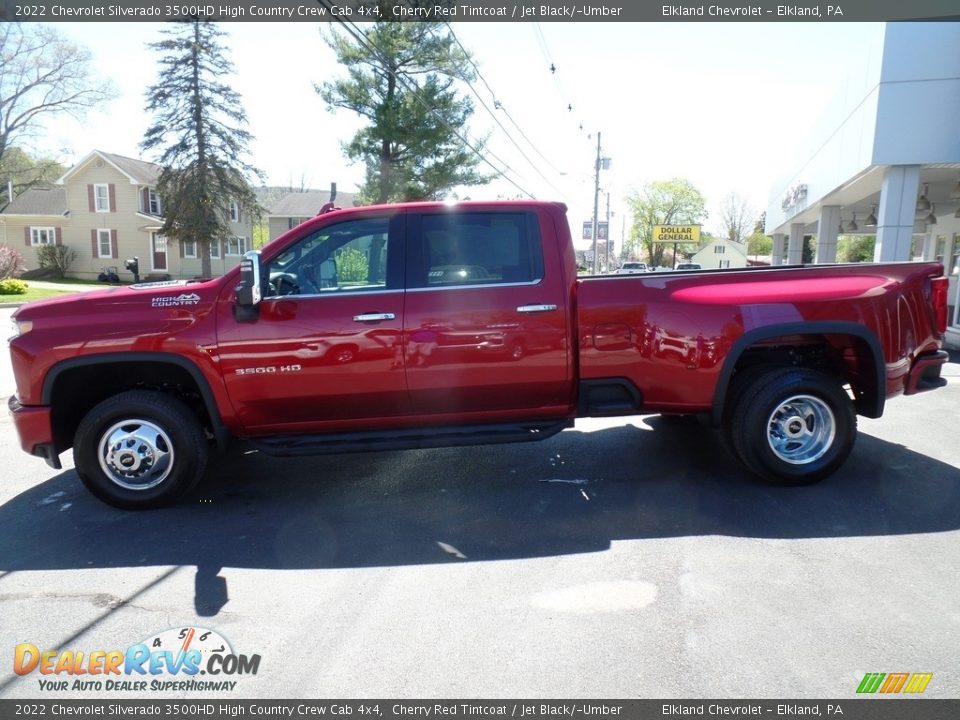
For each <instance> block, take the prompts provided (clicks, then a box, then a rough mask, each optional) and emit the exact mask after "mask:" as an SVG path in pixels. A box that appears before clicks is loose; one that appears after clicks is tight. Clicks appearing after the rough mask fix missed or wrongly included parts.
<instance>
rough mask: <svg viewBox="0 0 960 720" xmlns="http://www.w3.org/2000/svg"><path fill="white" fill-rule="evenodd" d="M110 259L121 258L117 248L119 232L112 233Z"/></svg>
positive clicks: (112, 231)
mask: <svg viewBox="0 0 960 720" xmlns="http://www.w3.org/2000/svg"><path fill="white" fill-rule="evenodd" d="M110 187H111V188H112V187H113V185H111V186H110ZM110 257H112V258H113V259H114V260H116V259H117V258H118V257H120V249H119V248H118V247H117V231H116V230H111V231H110Z"/></svg>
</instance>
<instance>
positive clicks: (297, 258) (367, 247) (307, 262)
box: [266, 218, 390, 297]
mask: <svg viewBox="0 0 960 720" xmlns="http://www.w3.org/2000/svg"><path fill="white" fill-rule="evenodd" d="M389 229H390V219H389V218H364V219H360V220H348V221H346V222H342V223H338V224H336V225H329V226H327V227H324V228H322V229H320V230H317V231H316V232H314V233H311V234H310V235H308V236H306V237H305V238H303V239H301V240H300V241H299V242H297V243H296V244H294V245H293V246H291V247H289V248H287V249H286V250H284V251H283V252H282V253H280V254H279V255H277V256H276V257H275V258H273V259H272V260H271V261H270V263H269V264H268V265H267V278H266V279H267V283H268V286H267V293H266V294H267V296H268V297H277V296H283V295H301V296H316V295H325V294H327V293H340V292H364V291H370V290H385V289H386V288H387V252H388V242H387V239H388V236H389Z"/></svg>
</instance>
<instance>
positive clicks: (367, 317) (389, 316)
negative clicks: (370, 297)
mask: <svg viewBox="0 0 960 720" xmlns="http://www.w3.org/2000/svg"><path fill="white" fill-rule="evenodd" d="M396 319H397V316H396V315H394V314H393V313H364V314H363V315H354V316H353V321H354V322H377V321H378V320H396Z"/></svg>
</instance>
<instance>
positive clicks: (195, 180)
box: [140, 19, 261, 277]
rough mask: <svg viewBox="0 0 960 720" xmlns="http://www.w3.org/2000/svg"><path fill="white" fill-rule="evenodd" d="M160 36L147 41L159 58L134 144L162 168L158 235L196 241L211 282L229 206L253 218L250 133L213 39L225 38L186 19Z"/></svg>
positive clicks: (203, 23) (208, 26)
mask: <svg viewBox="0 0 960 720" xmlns="http://www.w3.org/2000/svg"><path fill="white" fill-rule="evenodd" d="M163 34H164V35H166V36H167V39H166V40H161V41H160V42H156V43H151V44H150V47H151V48H153V49H155V50H159V51H160V52H162V53H164V55H163V56H162V58H161V59H160V68H161V69H160V78H159V82H158V83H157V84H156V85H154V86H152V87H151V88H150V89H149V90H148V91H147V106H146V109H147V111H148V112H150V113H152V114H153V115H154V118H153V124H152V125H151V126H150V127H149V128H148V129H147V132H146V134H145V135H144V139H143V142H142V143H141V144H140V146H141V148H142V149H143V150H144V151H145V152H150V151H155V152H156V153H158V155H159V162H160V165H161V167H162V169H161V171H160V177H159V179H158V181H157V190H158V192H159V194H160V197H161V199H162V201H163V208H164V215H165V219H164V224H163V228H162V229H161V230H160V232H161V233H162V234H164V235H166V236H167V237H170V238H173V239H174V240H178V241H181V242H182V241H185V240H194V241H196V243H197V247H198V250H199V252H200V258H201V263H202V265H201V268H202V274H203V276H204V277H210V276H211V274H212V273H211V267H210V242H211V241H215V242H220V241H223V240H225V239H227V237H228V236H229V234H230V215H231V209H230V206H231V203H236V204H237V205H238V206H239V208H240V211H241V213H249V214H250V215H251V216H254V217H257V216H259V215H260V207H259V205H258V204H257V199H256V195H255V194H254V191H253V188H252V187H251V186H250V183H249V182H248V181H247V178H248V177H249V176H256V177H259V176H260V175H261V173H260V171H259V170H257V169H256V168H255V167H253V166H252V165H250V164H249V163H248V162H247V160H246V157H247V156H249V150H248V146H249V143H250V141H251V140H252V139H253V136H252V135H251V134H250V133H249V132H248V131H247V130H246V129H244V126H246V124H247V117H246V113H245V112H244V110H243V103H242V100H241V98H240V94H239V93H237V92H236V91H235V90H234V89H233V88H232V87H231V86H230V85H229V81H228V80H227V79H226V78H227V76H228V75H229V74H230V73H232V72H233V64H232V63H231V62H230V60H229V59H227V57H226V55H225V54H224V48H223V46H222V45H221V44H220V42H219V40H220V38H222V37H223V36H225V35H226V33H224V32H223V31H221V30H219V29H218V28H217V27H216V25H214V24H213V23H211V22H206V21H200V20H197V19H193V20H189V21H184V22H179V23H177V24H176V25H175V27H174V28H172V29H170V30H165V31H163Z"/></svg>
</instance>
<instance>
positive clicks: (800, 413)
mask: <svg viewBox="0 0 960 720" xmlns="http://www.w3.org/2000/svg"><path fill="white" fill-rule="evenodd" d="M733 402H734V404H733V407H732V409H731V413H730V419H729V422H730V426H729V427H730V438H731V440H732V444H733V446H734V450H735V452H736V455H737V457H739V459H740V460H741V461H742V462H743V463H744V465H746V466H747V468H748V469H749V470H750V471H751V472H753V473H754V474H755V475H758V476H760V477H761V478H763V479H764V480H766V481H767V482H769V483H772V484H775V485H808V484H811V483H815V482H818V481H820V480H822V479H824V478H825V477H827V476H829V475H831V474H832V473H833V472H835V471H836V470H837V469H838V468H839V467H840V466H841V465H843V463H844V462H845V461H846V459H847V456H849V455H850V451H851V450H852V449H853V444H854V442H855V441H856V437H857V415H856V412H855V411H854V407H853V403H852V401H851V400H850V398H849V397H848V395H847V393H846V391H845V390H844V389H843V387H842V386H841V384H840V382H839V381H838V380H836V379H834V378H831V377H830V376H829V375H826V374H824V373H822V372H819V371H816V370H810V369H808V368H779V369H775V370H770V371H768V372H765V373H760V374H756V375H753V374H751V376H750V377H749V383H747V384H745V385H744V386H742V387H741V389H740V391H739V392H738V393H737V395H736V397H735V398H734V401H733Z"/></svg>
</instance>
